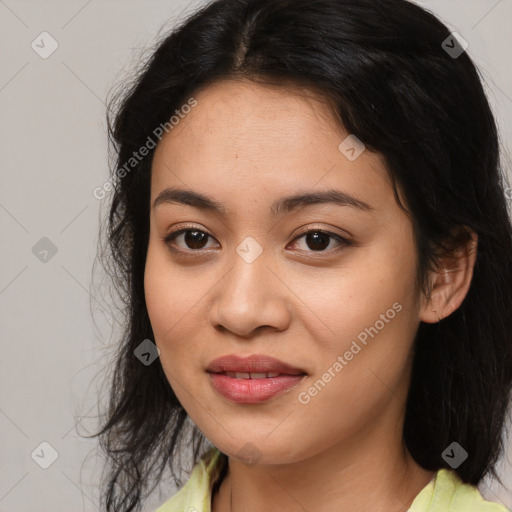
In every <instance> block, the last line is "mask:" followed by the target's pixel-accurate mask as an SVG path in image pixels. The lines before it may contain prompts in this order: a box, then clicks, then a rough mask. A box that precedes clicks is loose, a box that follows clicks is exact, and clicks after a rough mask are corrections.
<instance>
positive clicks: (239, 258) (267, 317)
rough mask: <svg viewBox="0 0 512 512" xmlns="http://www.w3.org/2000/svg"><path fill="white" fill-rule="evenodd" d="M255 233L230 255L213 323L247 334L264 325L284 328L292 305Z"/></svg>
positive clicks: (218, 293) (212, 314)
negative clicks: (254, 236) (229, 267)
mask: <svg viewBox="0 0 512 512" xmlns="http://www.w3.org/2000/svg"><path fill="white" fill-rule="evenodd" d="M269 253H270V251H268V252H265V251H264V249H263V247H262V246H261V245H260V244H259V243H258V242H257V241H256V240H255V239H254V238H252V237H246V238H245V239H244V240H243V241H242V242H241V243H240V244H239V245H238V246H237V247H236V252H235V254H233V256H232V257H231V258H230V263H231V265H232V267H231V270H230V271H229V272H228V273H227V274H226V275H225V279H223V280H222V281H221V283H219V288H218V292H217V295H216V297H215V305H214V307H213V308H212V311H211V314H210V323H211V324H212V325H215V324H217V325H219V324H220V325H222V326H223V327H225V328H226V329H228V330H230V331H232V332H235V333H236V334H238V335H247V334H248V333H250V332H251V331H253V330H255V329H257V328H258V327H260V326H262V325H267V326H272V327H276V328H278V329H283V328H285V326H286V324H287V322H289V311H290V310H289V308H288V306H287V304H286V301H287V299H286V296H285V294H284V290H285V287H283V286H282V285H280V284H279V280H278V279H276V278H275V276H274V275H273V273H272V272H271V271H270V270H269V268H267V265H268V264H269V263H270V262H269V260H268V254H269Z"/></svg>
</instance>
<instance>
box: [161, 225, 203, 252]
mask: <svg viewBox="0 0 512 512" xmlns="http://www.w3.org/2000/svg"><path fill="white" fill-rule="evenodd" d="M182 235H183V241H184V243H185V247H183V246H182V245H178V244H176V239H178V237H181V236H182ZM209 238H212V237H211V235H209V234H208V233H206V232H204V231H201V230H199V229H190V228H183V229H178V230H176V231H173V232H172V233H169V234H168V235H167V236H166V237H165V238H164V239H163V240H164V242H165V243H166V244H167V245H170V246H171V245H178V247H179V248H185V249H190V250H192V251H194V250H200V249H204V248H205V245H206V243H207V242H208V239H209Z"/></svg>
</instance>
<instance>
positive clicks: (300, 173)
mask: <svg viewBox="0 0 512 512" xmlns="http://www.w3.org/2000/svg"><path fill="white" fill-rule="evenodd" d="M193 97H194V98H195V100H196V102H197V104H196V105H195V106H194V107H193V108H191V109H187V111H188V113H186V114H184V113H182V115H181V116H180V119H179V122H178V123H177V124H175V125H174V127H173V128H172V130H170V131H169V133H167V134H166V135H164V137H163V138H162V140H161V142H160V143H159V144H158V146H157V148H156V150H155V155H154V159H153V166H152V200H154V198H155V197H156V195H157V194H158V193H159V192H160V191H161V190H162V189H164V188H166V187H169V186H180V188H190V189H193V190H197V191H200V192H203V193H205V194H207V195H212V194H216V195H217V197H219V198H220V200H221V201H223V202H224V199H226V202H227V200H228V198H231V200H233V199H236V197H239V198H240V200H243V198H244V197H245V198H247V197H249V196H250V197H260V198H262V199H263V197H269V198H271V197H272V198H274V197H277V196H280V195H286V194H289V193H291V192H296V191H297V189H298V188H300V189H301V190H304V189H312V188H313V187H315V188H318V187H321V188H338V189H343V190H344V191H346V192H349V193H352V194H353V195H356V196H357V195H358V194H361V193H363V191H364V193H365V195H366V197H367V198H368V199H367V202H371V201H372V200H374V201H377V202H378V201H379V198H378V196H379V194H382V192H383V190H382V189H383V187H384V188H386V187H387V188H389V186H390V182H389V177H388V173H387V170H386V168H385V165H384V162H383V159H382V158H381V157H380V155H378V154H374V153H370V152H369V151H366V150H365V151H363V152H362V154H361V155H360V156H359V157H358V158H357V159H355V160H353V161H351V160H349V159H348V158H347V157H346V156H345V155H344V154H343V153H342V151H340V149H339V145H340V143H342V142H343V141H344V140H346V139H347V137H349V136H350V135H351V134H349V133H348V132H347V131H346V130H345V129H344V127H343V126H341V125H340V124H339V123H338V122H336V120H335V118H334V116H333V114H332V112H331V110H330V108H329V106H328V104H327V102H326V100H324V99H323V98H322V97H319V96H318V94H316V93H314V92H311V91H308V90H307V89H303V88H301V89H299V88H293V87H291V88H276V87H271V86H267V85H261V84H256V83H254V82H249V81H234V80H226V81H222V82H218V83H214V84H212V85H210V86H208V87H206V88H204V89H202V90H200V91H199V92H197V93H196V94H194V95H193ZM376 178H378V179H376ZM379 188H380V189H381V190H379ZM388 192H389V191H388ZM372 196H373V197H372Z"/></svg>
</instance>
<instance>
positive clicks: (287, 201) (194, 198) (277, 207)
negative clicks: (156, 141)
mask: <svg viewBox="0 0 512 512" xmlns="http://www.w3.org/2000/svg"><path fill="white" fill-rule="evenodd" d="M165 203H169V204H185V205H188V206H193V207H195V208H199V209H201V210H205V211H211V212H213V213H219V214H221V215H226V208H225V206H224V205H223V204H222V203H219V202H218V201H215V200H214V199H212V198H210V197H208V196H205V195H203V194H200V193H199V192H194V191H192V190H185V189H179V188H166V189H164V190H162V192H160V194H158V196H157V197H156V199H155V201H154V202H153V208H156V207H157V206H158V205H160V204H165ZM316 204H334V205H336V206H350V207H352V208H355V209H358V210H362V211H370V210H374V208H373V206H371V205H369V204H368V203H365V202H364V201H362V200H361V199H357V198H355V197H354V196H352V195H350V194H348V193H346V192H342V191H340V190H335V189H328V190H322V191H319V192H304V193H299V194H295V195H291V196H285V197H282V198H280V199H278V200H277V201H275V202H274V203H273V204H272V206H271V212H272V213H273V214H274V215H278V214H280V213H288V212H291V211H292V210H295V209H297V208H298V207H300V206H303V207H304V206H311V205H316Z"/></svg>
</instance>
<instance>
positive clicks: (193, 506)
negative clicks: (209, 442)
mask: <svg viewBox="0 0 512 512" xmlns="http://www.w3.org/2000/svg"><path fill="white" fill-rule="evenodd" d="M222 462H223V454H222V453H221V452H220V451H219V450H218V449H217V448H215V447H212V448H210V450H208V451H207V452H206V453H205V454H204V455H203V456H202V457H201V459H200V460H199V462H198V463H197V464H196V465H195V466H194V469H193V470H192V473H191V474H190V477H189V479H188V481H187V483H186V484H185V485H184V486H183V487H182V488H181V489H180V490H179V491H178V492H177V493H176V494H175V495H174V496H172V497H171V498H170V499H169V500H167V501H166V502H165V503H164V504H163V505H161V506H160V507H159V508H158V509H156V511H155V512H210V502H211V490H212V486H213V484H214V482H215V480H216V478H217V477H218V475H219V472H220V468H221V466H222Z"/></svg>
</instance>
